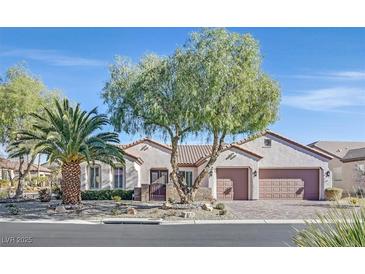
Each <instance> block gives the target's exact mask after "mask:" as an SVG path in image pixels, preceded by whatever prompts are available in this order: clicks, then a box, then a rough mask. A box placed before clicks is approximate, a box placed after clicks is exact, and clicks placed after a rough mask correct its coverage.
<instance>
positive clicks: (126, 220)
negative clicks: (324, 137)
mask: <svg viewBox="0 0 365 274" xmlns="http://www.w3.org/2000/svg"><path fill="white" fill-rule="evenodd" d="M0 223H33V224H36V223H38V224H88V225H95V224H146V225H195V224H196V225H199V224H222V225H223V224H305V221H304V220H300V219H292V220H289V219H288V220H285V219H269V220H265V219H252V220H171V221H165V220H162V219H147V218H110V219H103V220H48V219H41V220H14V219H9V218H0Z"/></svg>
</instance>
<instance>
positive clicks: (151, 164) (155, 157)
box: [81, 134, 332, 199]
mask: <svg viewBox="0 0 365 274" xmlns="http://www.w3.org/2000/svg"><path fill="white" fill-rule="evenodd" d="M268 138H269V139H271V140H272V142H271V146H270V147H266V146H265V145H264V140H265V139H268ZM239 146H240V147H241V148H243V149H245V150H247V151H248V152H247V151H244V150H242V149H239V148H235V147H231V148H229V149H228V150H225V151H223V152H222V153H221V154H220V156H219V157H218V159H217V161H216V163H215V164H214V166H213V168H212V169H211V170H210V172H209V174H208V176H206V178H205V179H204V180H203V182H202V184H201V186H205V187H210V188H211V189H212V195H213V197H214V198H216V197H217V192H216V189H217V186H216V182H217V179H216V170H217V168H230V167H231V168H237V167H242V168H247V169H248V176H249V180H248V190H249V193H248V198H249V199H258V198H259V169H260V168H286V169H288V168H293V169H302V168H303V169H319V170H320V172H319V174H320V178H319V182H320V185H319V188H320V189H319V193H320V199H323V197H324V189H325V188H327V187H330V186H332V176H331V174H328V171H329V166H328V161H329V159H328V158H326V157H322V156H321V155H319V154H316V153H315V152H313V151H310V150H308V149H305V147H303V146H299V145H296V144H295V143H293V142H287V141H285V140H282V139H281V138H278V137H276V136H273V135H270V134H265V135H263V136H261V137H258V138H256V139H254V140H251V141H249V142H245V143H243V144H241V145H239ZM125 151H126V152H127V153H130V154H132V155H133V156H135V157H137V158H140V159H142V162H138V161H137V160H136V159H135V158H131V157H126V166H125V185H124V188H127V189H133V188H134V187H140V186H141V184H149V183H150V170H151V169H165V170H168V172H171V168H170V150H169V149H168V148H166V147H164V146H160V145H158V144H155V143H154V142H150V141H148V140H146V141H143V142H141V143H137V144H135V145H132V146H129V147H127V148H126V149H125ZM249 152H253V153H249ZM256 154H257V155H256ZM97 164H100V163H97ZM100 166H101V171H102V174H101V181H102V184H101V189H108V188H113V169H112V168H111V167H110V166H107V165H104V164H100ZM204 166H205V163H202V164H201V165H199V166H189V167H180V170H182V171H192V175H193V180H194V179H195V178H196V177H197V176H198V174H199V173H200V172H201V170H202V169H203V168H204ZM81 171H82V172H81V181H82V188H83V189H89V183H88V182H89V178H88V166H87V164H83V165H82V169H81Z"/></svg>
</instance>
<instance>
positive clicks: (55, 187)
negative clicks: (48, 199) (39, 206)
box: [52, 184, 62, 200]
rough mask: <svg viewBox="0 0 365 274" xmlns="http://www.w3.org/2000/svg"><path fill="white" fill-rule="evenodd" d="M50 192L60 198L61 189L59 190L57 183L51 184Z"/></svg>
mask: <svg viewBox="0 0 365 274" xmlns="http://www.w3.org/2000/svg"><path fill="white" fill-rule="evenodd" d="M52 193H53V194H54V195H55V196H56V199H57V200H60V199H62V190H61V188H60V186H59V184H53V185H52Z"/></svg>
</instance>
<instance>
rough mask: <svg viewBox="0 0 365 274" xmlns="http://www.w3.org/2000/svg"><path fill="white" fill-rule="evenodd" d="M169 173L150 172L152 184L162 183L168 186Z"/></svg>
mask: <svg viewBox="0 0 365 274" xmlns="http://www.w3.org/2000/svg"><path fill="white" fill-rule="evenodd" d="M168 173H169V172H168V171H167V170H158V169H153V170H151V172H150V183H151V184H152V183H161V184H167V183H168Z"/></svg>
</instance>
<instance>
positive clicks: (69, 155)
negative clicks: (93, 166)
mask: <svg viewBox="0 0 365 274" xmlns="http://www.w3.org/2000/svg"><path fill="white" fill-rule="evenodd" d="M44 110H45V112H44V113H45V115H42V116H41V115H39V114H37V113H33V114H32V116H33V117H34V118H35V123H34V125H33V127H32V129H31V130H29V131H25V130H23V131H19V132H18V133H17V140H16V141H14V142H13V143H11V145H10V148H9V152H10V155H11V154H12V152H14V153H16V151H17V147H19V146H21V144H22V143H24V142H31V143H32V144H34V145H33V153H36V154H39V153H42V154H45V155H47V160H48V162H49V163H53V162H56V163H58V164H59V165H60V166H61V174H62V182H61V189H62V192H63V195H62V200H63V203H64V204H79V203H80V202H81V195H80V194H81V180H80V176H81V167H80V164H81V163H82V162H85V161H86V162H88V163H90V162H94V161H95V160H98V161H100V162H103V163H106V164H109V165H111V166H115V165H114V163H115V162H117V163H118V164H122V165H123V164H124V157H123V151H122V149H121V148H119V147H117V146H116V145H115V144H116V143H118V142H119V138H118V134H117V133H114V132H102V133H95V132H96V131H99V130H101V129H102V127H103V126H105V125H107V124H109V120H108V119H107V116H106V115H103V114H98V113H97V109H96V108H94V109H93V110H91V111H90V112H86V111H82V110H81V109H80V105H79V104H78V105H77V106H76V107H72V106H70V103H69V101H68V100H67V99H64V100H63V101H62V102H60V101H58V100H55V106H54V108H47V107H45V108H44Z"/></svg>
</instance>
